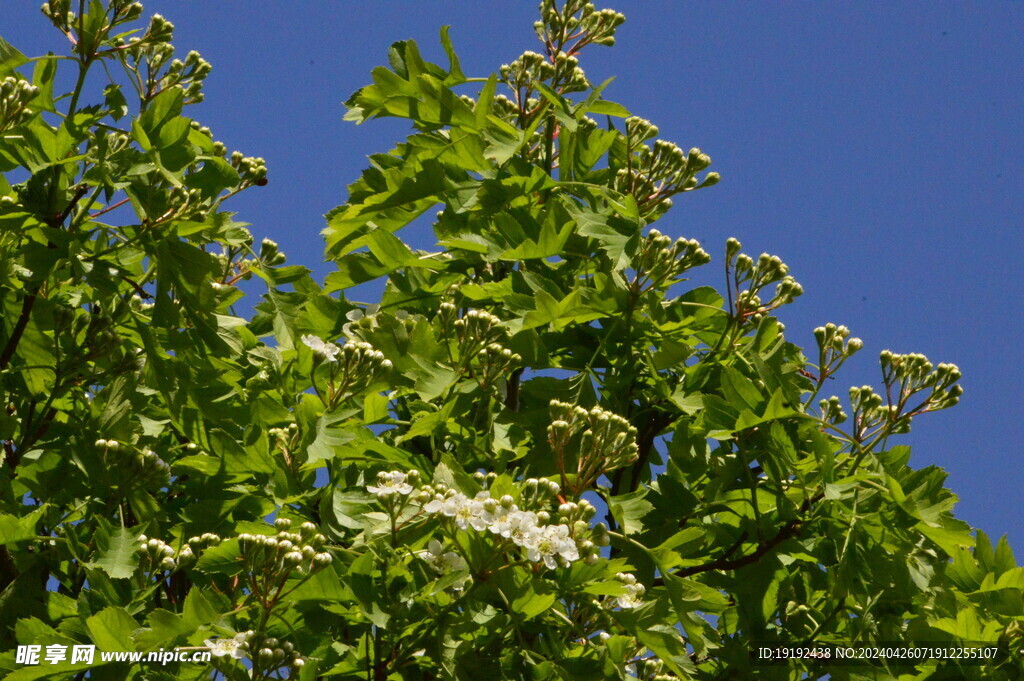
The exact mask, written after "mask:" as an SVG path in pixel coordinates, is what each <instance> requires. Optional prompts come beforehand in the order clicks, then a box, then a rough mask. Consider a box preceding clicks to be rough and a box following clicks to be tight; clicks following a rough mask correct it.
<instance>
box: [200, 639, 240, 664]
mask: <svg viewBox="0 0 1024 681" xmlns="http://www.w3.org/2000/svg"><path fill="white" fill-rule="evenodd" d="M244 643H245V634H236V635H235V637H234V638H208V639H206V640H205V641H203V645H204V646H206V647H207V648H209V649H210V654H211V655H213V656H214V657H224V656H225V655H226V656H228V657H232V658H234V659H236V660H241V659H242V658H243V657H245V647H244V645H243V644H244Z"/></svg>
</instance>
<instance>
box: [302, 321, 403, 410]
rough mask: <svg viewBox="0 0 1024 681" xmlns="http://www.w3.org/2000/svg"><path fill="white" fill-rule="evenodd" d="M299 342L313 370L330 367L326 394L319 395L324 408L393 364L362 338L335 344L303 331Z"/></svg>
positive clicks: (384, 372) (330, 405) (335, 403)
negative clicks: (308, 352) (309, 353)
mask: <svg viewBox="0 0 1024 681" xmlns="http://www.w3.org/2000/svg"><path fill="white" fill-rule="evenodd" d="M302 342H303V344H305V345H306V347H308V348H309V349H310V350H312V351H313V364H314V369H315V368H316V367H317V366H318V365H321V364H327V365H328V366H329V367H330V376H329V378H328V382H327V393H326V395H320V397H321V399H322V400H323V401H324V405H325V406H327V407H328V408H331V407H334V406H337V404H338V403H339V402H340V401H341V400H342V399H344V398H346V397H351V396H352V395H355V394H356V393H358V392H359V391H361V390H364V389H365V388H367V387H368V386H369V385H371V384H372V383H374V382H375V381H377V380H378V379H379V378H381V377H382V376H383V375H385V374H386V373H388V372H389V371H391V369H392V366H393V365H392V364H391V360H388V359H385V358H384V353H382V352H381V351H380V350H374V348H373V346H372V345H370V344H369V343H365V342H363V341H353V340H350V341H348V342H347V343H345V345H342V346H338V345H335V344H334V343H330V342H327V341H324V340H323V339H322V338H320V337H318V336H315V335H313V334H305V335H304V336H302ZM314 387H316V383H315V379H314ZM318 394H319V389H318Z"/></svg>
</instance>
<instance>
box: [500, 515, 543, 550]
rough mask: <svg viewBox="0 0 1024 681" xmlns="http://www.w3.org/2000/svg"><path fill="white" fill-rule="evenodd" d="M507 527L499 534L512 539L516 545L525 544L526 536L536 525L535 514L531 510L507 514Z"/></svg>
mask: <svg viewBox="0 0 1024 681" xmlns="http://www.w3.org/2000/svg"><path fill="white" fill-rule="evenodd" d="M507 522H508V527H507V529H506V528H503V530H502V532H501V536H503V537H507V538H509V539H511V540H512V542H513V543H514V544H515V545H516V546H525V545H526V544H525V542H526V539H527V536H528V535H529V534H530V532H531V531H532V530H533V529H535V528H536V527H537V514H536V513H534V512H533V511H516V512H515V513H510V514H509V516H508V521H507Z"/></svg>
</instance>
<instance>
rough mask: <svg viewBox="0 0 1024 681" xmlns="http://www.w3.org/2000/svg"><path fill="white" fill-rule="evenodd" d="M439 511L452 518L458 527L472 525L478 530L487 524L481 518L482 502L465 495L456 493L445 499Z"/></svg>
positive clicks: (462, 527) (463, 527) (464, 527)
mask: <svg viewBox="0 0 1024 681" xmlns="http://www.w3.org/2000/svg"><path fill="white" fill-rule="evenodd" d="M441 513H443V514H444V515H446V516H449V517H451V518H453V519H454V520H455V524H456V525H458V527H459V529H466V528H467V527H470V526H472V527H473V529H476V530H478V531H479V530H482V529H484V528H486V526H487V522H486V520H484V519H483V502H480V501H478V500H476V499H467V498H466V495H462V494H458V495H455V496H454V497H450V498H449V499H445V500H444V502H443V503H442V504H441Z"/></svg>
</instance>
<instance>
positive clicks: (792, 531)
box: [654, 492, 825, 586]
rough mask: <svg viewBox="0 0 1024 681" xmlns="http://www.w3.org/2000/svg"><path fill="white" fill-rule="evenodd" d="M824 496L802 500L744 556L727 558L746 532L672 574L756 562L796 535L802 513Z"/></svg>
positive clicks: (735, 567)
mask: <svg viewBox="0 0 1024 681" xmlns="http://www.w3.org/2000/svg"><path fill="white" fill-rule="evenodd" d="M824 496H825V493H824V492H818V493H817V494H815V495H814V496H813V497H810V498H808V499H807V500H806V501H804V503H803V504H801V505H800V511H799V515H797V517H796V518H793V519H792V520H790V521H789V522H787V523H786V524H785V525H783V526H782V527H781V528H779V531H778V532H777V533H776V534H775V536H774V537H771V538H770V539H765V540H764V541H761V542H758V544H757V548H755V549H754V551H753V552H752V553H750V554H748V555H746V556H741V557H740V558H734V559H732V560H730V559H729V556H731V555H732V554H733V553H735V552H736V550H737V549H738V548H739V547H740V546H742V544H743V542H744V541H746V539H747V534H746V532H744V533H743V534H741V535H740V538H739V540H738V541H737V542H736V543H735V544H733V546H732V547H730V548H729V549H728V550H727V551H726V552H725V553H724V554H722V555H721V556H719V557H718V558H716V559H714V560H712V561H710V562H708V563H704V564H702V565H694V566H692V567H688V568H684V569H682V570H678V571H676V572H675V573H673V574H675V576H677V577H691V576H693V575H698V574H700V573H702V572H710V571H712V570H738V569H739V568H741V567H746V566H747V565H752V564H754V563H756V562H757V561H759V560H760V559H761V558H763V557H764V556H765V555H767V554H768V553H770V552H771V551H772V550H773V549H774V548H775V547H776V546H778V545H779V544H781V543H782V542H784V541H786V540H787V539H790V538H792V537H795V536H797V535H798V534H799V533H800V527H801V525H803V522H804V519H803V517H802V516H803V514H804V513H806V512H807V511H808V510H810V508H811V506H813V505H814V504H816V503H817V502H818V501H820V500H821V499H822V498H823V497H824ZM664 583H665V580H664V578H663V577H658V578H656V579H655V580H654V585H655V586H661V585H664Z"/></svg>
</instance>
